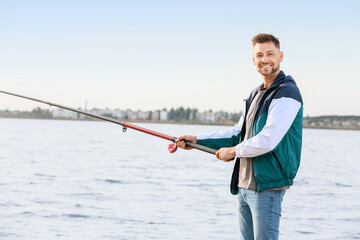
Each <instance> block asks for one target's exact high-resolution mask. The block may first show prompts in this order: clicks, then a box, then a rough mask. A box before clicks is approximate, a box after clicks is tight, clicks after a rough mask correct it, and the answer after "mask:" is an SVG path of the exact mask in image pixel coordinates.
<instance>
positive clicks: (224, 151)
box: [215, 147, 236, 162]
mask: <svg viewBox="0 0 360 240" xmlns="http://www.w3.org/2000/svg"><path fill="white" fill-rule="evenodd" d="M215 155H216V157H217V158H218V159H219V160H222V161H224V162H230V161H232V160H234V158H235V157H236V149H235V147H230V148H220V149H219V150H218V151H217V152H216V154H215Z"/></svg>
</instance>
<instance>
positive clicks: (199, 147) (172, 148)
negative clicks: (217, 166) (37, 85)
mask: <svg viewBox="0 0 360 240" xmlns="http://www.w3.org/2000/svg"><path fill="white" fill-rule="evenodd" d="M0 93H4V94H8V95H12V96H15V97H19V98H24V99H28V100H31V101H35V102H40V103H44V104H47V105H50V107H51V106H55V107H58V108H62V109H66V110H69V111H72V112H77V113H81V114H83V115H86V116H90V117H93V118H97V119H101V120H104V121H107V122H112V123H115V124H118V125H121V126H123V129H122V130H123V132H126V130H127V129H128V128H131V129H134V130H136V131H140V132H143V133H146V134H150V135H153V136H156V137H159V138H163V139H166V140H169V141H171V142H173V143H171V144H169V147H168V150H169V152H170V153H174V152H175V151H176V150H177V145H176V144H175V141H176V140H177V137H173V136H169V135H166V134H163V133H159V132H156V131H153V130H150V129H147V128H143V127H140V126H137V125H134V124H131V123H128V122H121V121H118V120H116V119H113V118H109V117H105V116H102V115H99V114H95V113H91V112H87V111H83V110H80V109H75V108H71V107H67V106H64V105H60V104H57V103H52V102H49V101H43V100H40V99H36V98H32V97H27V96H23V95H20V94H15V93H11V92H6V91H2V90H0ZM184 142H185V144H186V145H187V146H189V147H192V148H195V149H197V150H200V151H203V152H207V153H211V154H215V153H216V150H215V149H212V148H208V147H205V146H203V145H200V144H196V143H193V142H189V141H184Z"/></svg>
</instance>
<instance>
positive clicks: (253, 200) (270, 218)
mask: <svg viewBox="0 0 360 240" xmlns="http://www.w3.org/2000/svg"><path fill="white" fill-rule="evenodd" d="M284 194H285V191H276V190H275V191H271V190H265V191H261V192H255V191H253V190H247V189H243V188H239V193H238V198H239V209H238V210H239V226H240V234H241V237H240V239H243V240H251V239H256V240H265V239H272V240H275V239H279V225H280V216H281V202H282V199H283V197H284Z"/></svg>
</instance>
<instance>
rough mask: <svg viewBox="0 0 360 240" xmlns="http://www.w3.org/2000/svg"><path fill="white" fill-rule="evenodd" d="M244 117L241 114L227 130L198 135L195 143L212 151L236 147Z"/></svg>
mask: <svg viewBox="0 0 360 240" xmlns="http://www.w3.org/2000/svg"><path fill="white" fill-rule="evenodd" d="M244 117H245V114H242V116H241V117H240V120H239V122H238V123H237V124H235V125H234V126H233V127H232V128H230V129H228V130H225V131H217V132H212V133H207V134H200V135H198V136H197V143H198V144H200V145H204V146H207V147H210V148H213V149H220V148H222V147H233V146H236V145H237V144H238V143H239V141H240V134H241V128H242V125H243V124H244Z"/></svg>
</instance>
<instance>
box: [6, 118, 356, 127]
mask: <svg viewBox="0 0 360 240" xmlns="http://www.w3.org/2000/svg"><path fill="white" fill-rule="evenodd" d="M0 118H13V119H43V120H66V121H69V120H72V121H102V120H99V119H95V118H92V117H86V118H77V119H73V118H53V117H29V116H12V115H0ZM114 119H116V118H114ZM116 120H119V121H121V122H132V123H162V124H183V125H209V126H214V125H219V126H233V125H235V124H236V122H233V123H221V122H189V121H173V120H168V121H160V120H158V121H156V120H138V119H116ZM303 128H307V129H329V130H360V127H339V126H332V127H331V126H310V125H303Z"/></svg>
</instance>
